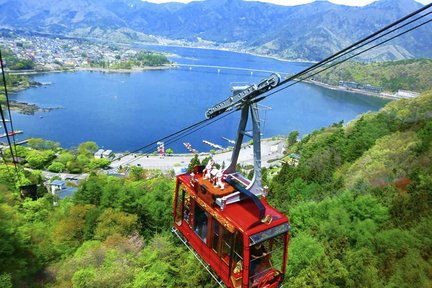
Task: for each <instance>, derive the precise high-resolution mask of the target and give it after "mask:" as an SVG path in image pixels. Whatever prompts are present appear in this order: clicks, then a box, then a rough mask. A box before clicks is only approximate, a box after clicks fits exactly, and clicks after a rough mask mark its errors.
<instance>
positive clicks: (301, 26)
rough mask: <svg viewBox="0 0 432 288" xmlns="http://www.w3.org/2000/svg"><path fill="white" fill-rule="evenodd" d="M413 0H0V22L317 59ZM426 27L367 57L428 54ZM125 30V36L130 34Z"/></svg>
mask: <svg viewBox="0 0 432 288" xmlns="http://www.w3.org/2000/svg"><path fill="white" fill-rule="evenodd" d="M421 7H422V4H419V3H418V2H415V1H414V0H379V1H377V2H374V3H372V4H370V5H367V6H364V7H351V6H343V5H336V4H333V3H330V2H328V1H317V2H313V3H310V4H305V5H298V6H279V5H273V4H269V3H262V2H254V1H243V0H207V1H197V2H191V3H188V4H181V3H166V4H154V3H149V2H143V1H140V0H62V1H53V0H0V26H1V27H8V28H19V29H26V30H33V31H38V32H45V33H57V34H66V35H74V36H84V37H106V34H110V33H113V32H117V31H118V30H119V29H121V30H120V31H121V32H120V33H123V34H124V35H126V37H129V38H131V40H137V39H136V38H137V37H136V36H134V35H136V34H134V33H136V32H140V33H144V34H147V35H155V36H161V37H164V38H168V39H181V40H186V41H190V42H197V41H200V40H205V41H211V42H214V43H217V44H219V45H229V44H233V43H234V44H235V46H236V47H241V48H247V49H249V50H252V51H254V52H258V53H262V54H268V55H278V56H281V57H284V58H288V59H307V60H319V59H322V58H324V57H326V56H328V55H330V54H332V53H334V52H336V51H338V50H339V49H341V48H343V47H346V46H347V45H349V44H351V43H353V42H355V41H357V40H359V39H361V38H363V37H365V36H367V35H369V34H370V33H372V32H374V31H376V30H378V29H379V28H382V27H384V26H386V25H388V24H390V23H392V22H393V21H395V20H396V19H399V18H400V17H403V16H405V15H407V14H409V13H411V12H413V11H415V10H417V9H419V8H421ZM428 32H429V31H428V30H427V27H425V28H421V29H418V30H416V31H414V32H412V33H409V34H407V35H405V36H403V37H400V38H398V39H396V40H394V41H392V42H389V43H388V44H386V46H384V47H381V48H380V49H378V50H375V52H374V53H373V54H368V55H366V58H368V59H380V60H397V59H403V58H414V57H432V49H431V48H430V47H431V45H430V43H432V35H431V33H428ZM129 34H130V35H129ZM134 37H135V38H134Z"/></svg>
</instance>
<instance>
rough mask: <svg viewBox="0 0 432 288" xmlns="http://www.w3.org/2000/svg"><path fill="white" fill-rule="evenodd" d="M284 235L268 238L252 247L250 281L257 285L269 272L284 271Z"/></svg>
mask: <svg viewBox="0 0 432 288" xmlns="http://www.w3.org/2000/svg"><path fill="white" fill-rule="evenodd" d="M284 243H285V241H284V235H283V234H282V235H279V236H276V237H274V238H271V239H267V240H265V241H262V242H260V243H257V244H254V245H252V246H251V247H250V249H249V252H250V265H249V283H250V285H251V286H254V285H257V284H258V281H259V280H260V279H262V278H263V277H265V275H266V274H268V273H273V272H274V271H276V270H277V271H282V270H283V269H282V268H283V267H282V265H283V256H284Z"/></svg>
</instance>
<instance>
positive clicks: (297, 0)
mask: <svg viewBox="0 0 432 288" xmlns="http://www.w3.org/2000/svg"><path fill="white" fill-rule="evenodd" d="M143 1H147V2H153V3H165V2H181V3H189V2H191V1H200V0H143ZM246 1H256V0H246ZM259 1H260V2H269V3H274V4H279V5H299V4H305V3H310V2H314V0H259ZM375 1H376V0H330V2H333V3H336V4H344V5H350V6H364V5H367V4H370V3H372V2H375ZM416 1H417V2H420V3H423V4H429V3H431V2H432V0H416Z"/></svg>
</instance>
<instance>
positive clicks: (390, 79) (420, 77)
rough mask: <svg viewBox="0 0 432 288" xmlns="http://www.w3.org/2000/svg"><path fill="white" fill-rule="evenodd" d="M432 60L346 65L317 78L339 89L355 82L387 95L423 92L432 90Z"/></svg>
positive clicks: (336, 67)
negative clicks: (400, 90)
mask: <svg viewBox="0 0 432 288" xmlns="http://www.w3.org/2000/svg"><path fill="white" fill-rule="evenodd" d="M430 71H432V59H411V60H400V61H393V62H376V63H359V62H346V63H343V64H341V65H337V66H335V67H333V68H330V69H328V70H326V71H324V72H322V73H320V74H318V75H316V76H314V78H315V79H316V80H318V81H321V82H324V83H327V84H330V85H338V83H339V81H354V82H357V83H362V84H370V85H373V86H380V87H383V88H384V90H386V91H392V92H396V91H398V90H399V89H402V90H409V91H416V92H423V91H427V90H429V89H431V88H432V84H431V83H432V73H431V72H430Z"/></svg>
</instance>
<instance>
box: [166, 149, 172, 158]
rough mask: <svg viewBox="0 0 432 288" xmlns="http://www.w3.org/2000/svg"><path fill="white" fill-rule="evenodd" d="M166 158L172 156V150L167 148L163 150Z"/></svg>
mask: <svg viewBox="0 0 432 288" xmlns="http://www.w3.org/2000/svg"><path fill="white" fill-rule="evenodd" d="M165 152H166V153H167V155H168V156H171V155H172V154H173V150H172V149H171V148H168V149H166V150H165Z"/></svg>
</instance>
